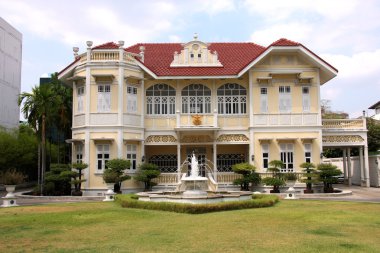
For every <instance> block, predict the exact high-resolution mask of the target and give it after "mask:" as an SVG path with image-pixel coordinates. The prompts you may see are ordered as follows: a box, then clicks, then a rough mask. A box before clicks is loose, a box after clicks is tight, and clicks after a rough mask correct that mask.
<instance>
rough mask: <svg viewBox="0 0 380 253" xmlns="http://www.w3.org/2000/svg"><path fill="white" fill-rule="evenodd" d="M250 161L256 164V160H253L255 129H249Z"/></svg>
mask: <svg viewBox="0 0 380 253" xmlns="http://www.w3.org/2000/svg"><path fill="white" fill-rule="evenodd" d="M248 153H249V157H248V163H250V164H252V165H255V161H252V156H253V155H255V140H254V134H253V129H252V128H251V129H249V146H248Z"/></svg>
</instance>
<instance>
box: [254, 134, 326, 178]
mask: <svg viewBox="0 0 380 253" xmlns="http://www.w3.org/2000/svg"><path fill="white" fill-rule="evenodd" d="M318 136H319V133H318V132H301V133H297V132H294V133H274V132H271V133H270V132H268V133H255V137H254V146H255V151H254V155H255V162H254V165H255V166H256V167H257V169H258V171H262V168H263V164H262V161H263V156H262V146H261V143H260V139H261V140H262V139H270V140H271V141H270V142H268V141H264V143H268V144H269V161H271V160H281V157H280V144H281V143H292V144H293V148H294V149H293V152H294V153H293V164H294V171H295V172H300V171H301V169H300V168H299V165H300V164H301V163H303V162H305V154H304V153H305V149H304V143H303V142H302V138H315V139H314V140H313V141H312V142H311V143H312V152H311V153H312V162H313V163H314V164H318V163H320V157H319V154H320V150H321V146H320V144H319V142H318ZM286 138H289V139H292V138H295V139H296V140H288V141H286V140H278V141H277V140H276V139H286ZM307 143H310V142H307Z"/></svg>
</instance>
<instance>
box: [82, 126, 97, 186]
mask: <svg viewBox="0 0 380 253" xmlns="http://www.w3.org/2000/svg"><path fill="white" fill-rule="evenodd" d="M83 148H84V154H83V156H84V157H83V161H84V163H86V164H88V168H87V169H86V170H84V178H85V179H86V182H85V188H86V189H88V188H89V187H90V172H91V171H92V172H94V171H95V170H96V168H95V166H96V162H94V164H92V166H91V163H90V133H89V131H88V129H86V132H85V135H84V145H83Z"/></svg>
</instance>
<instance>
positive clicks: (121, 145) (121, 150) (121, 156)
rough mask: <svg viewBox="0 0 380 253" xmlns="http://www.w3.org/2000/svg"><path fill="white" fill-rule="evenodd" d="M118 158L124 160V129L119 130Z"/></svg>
mask: <svg viewBox="0 0 380 253" xmlns="http://www.w3.org/2000/svg"><path fill="white" fill-rule="evenodd" d="M116 145H117V158H123V146H124V141H123V129H118V130H117V142H116Z"/></svg>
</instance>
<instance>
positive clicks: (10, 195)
mask: <svg viewBox="0 0 380 253" xmlns="http://www.w3.org/2000/svg"><path fill="white" fill-rule="evenodd" d="M15 189H16V185H5V190H6V191H7V195H5V196H4V197H2V199H3V204H2V205H1V207H12V206H18V205H17V203H16V196H15V195H14V191H15Z"/></svg>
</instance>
